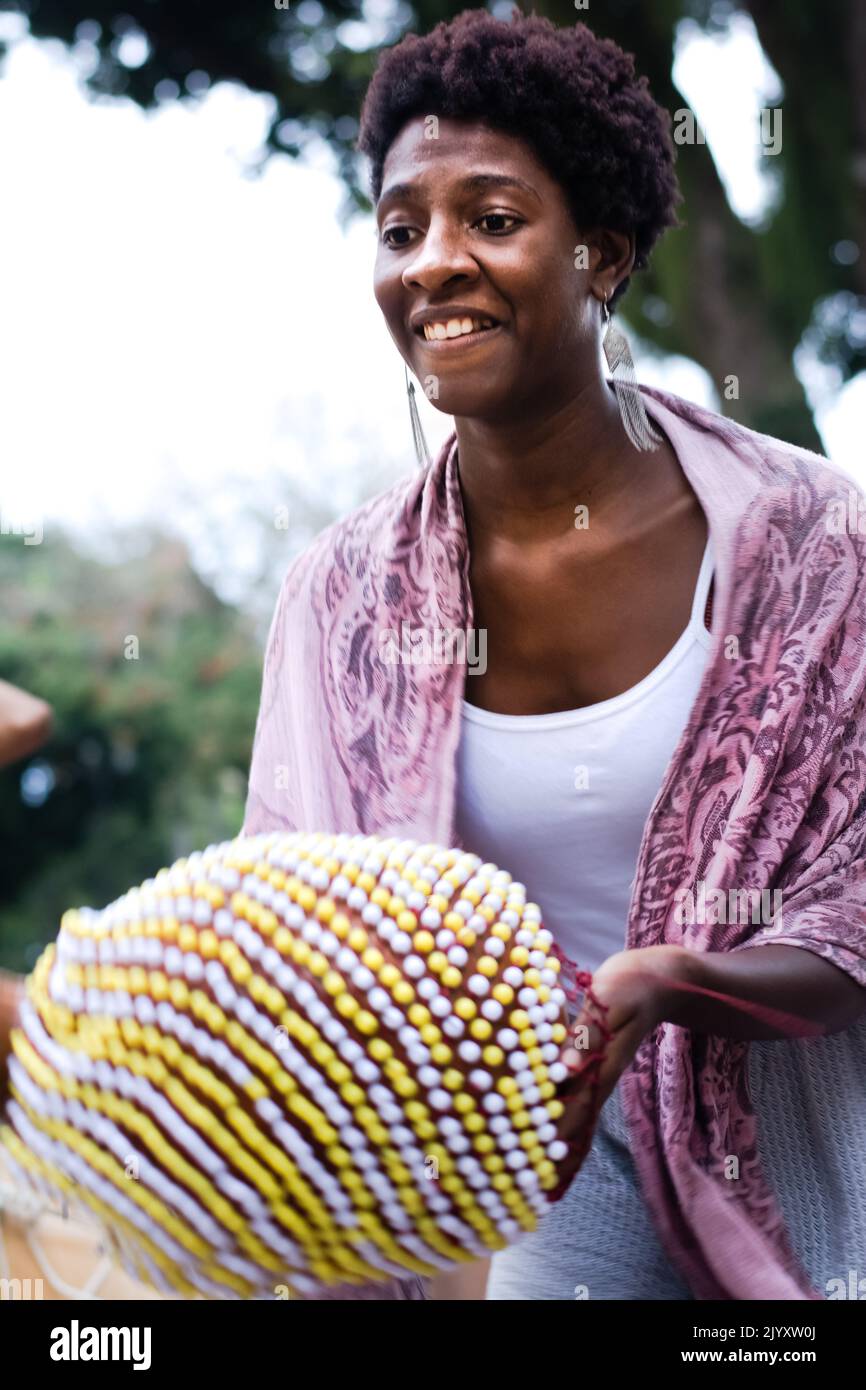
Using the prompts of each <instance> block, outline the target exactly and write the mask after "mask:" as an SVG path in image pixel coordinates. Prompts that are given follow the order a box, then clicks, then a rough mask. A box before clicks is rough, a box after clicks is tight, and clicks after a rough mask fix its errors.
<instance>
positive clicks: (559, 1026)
mask: <svg viewBox="0 0 866 1390" xmlns="http://www.w3.org/2000/svg"><path fill="white" fill-rule="evenodd" d="M550 1037H551V1041H552V1042H555V1043H563V1042H565V1040H566V1038H567V1037H568V1029H567V1028H566V1026H565V1024H564V1023H554V1025H553V1027H552V1028H551V1030H550Z"/></svg>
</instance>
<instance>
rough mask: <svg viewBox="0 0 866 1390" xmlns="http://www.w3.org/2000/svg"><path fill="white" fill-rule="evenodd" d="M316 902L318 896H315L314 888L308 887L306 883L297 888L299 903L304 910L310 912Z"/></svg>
mask: <svg viewBox="0 0 866 1390" xmlns="http://www.w3.org/2000/svg"><path fill="white" fill-rule="evenodd" d="M317 902H318V897H317V896H316V890H315V888H310V887H309V885H308V884H306V883H304V884H302V885H301V887H300V888H299V889H298V903H299V905H300V906H301V907H302V908H303V909H304V911H305V912H312V911H313V908H314V907H315V906H316V903H317Z"/></svg>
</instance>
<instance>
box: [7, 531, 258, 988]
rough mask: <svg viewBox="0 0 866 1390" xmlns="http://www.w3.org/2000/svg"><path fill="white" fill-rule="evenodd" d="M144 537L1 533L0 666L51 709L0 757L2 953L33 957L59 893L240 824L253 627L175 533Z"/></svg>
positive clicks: (103, 886) (147, 865)
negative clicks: (77, 546)
mask: <svg viewBox="0 0 866 1390" xmlns="http://www.w3.org/2000/svg"><path fill="white" fill-rule="evenodd" d="M127 541H128V538H127ZM141 541H142V538H140V537H139V538H137V545H136V550H137V552H138V553H136V554H134V555H132V556H131V557H128V558H126V559H124V560H117V561H115V562H114V563H105V562H102V561H99V560H96V559H93V558H89V557H85V556H83V555H80V554H78V553H77V552H76V551H75V550H74V549H73V548H72V546H71V545H70V544H69V542H68V541H66V540H65V539H63V538H55V539H50V540H49V539H46V541H45V542H44V543H43V544H42V545H41V546H38V547H37V546H34V547H25V546H24V544H23V542H22V541H21V540H20V539H18V538H15V537H6V536H4V537H2V538H0V588H2V592H3V595H4V613H5V615H6V618H7V621H6V622H5V623H4V625H3V627H2V630H0V672H2V675H3V677H4V678H5V679H7V680H9V681H12V682H13V683H14V684H16V685H19V686H22V687H23V688H25V689H27V690H30V691H32V692H34V693H35V694H38V695H39V696H41V697H42V698H43V699H45V700H47V701H48V702H49V703H50V704H51V705H52V707H53V710H54V720H55V723H54V730H53V733H52V736H51V739H50V741H49V742H48V743H47V744H46V745H45V746H44V747H43V748H42V749H40V750H39V751H38V752H37V753H35V754H34V755H33V756H32V757H30V758H28V759H26V760H25V761H23V762H19V763H17V764H15V765H14V766H12V767H8V768H5V769H0V856H2V872H0V964H5V965H7V966H10V967H13V968H15V967H17V968H24V967H25V966H27V965H29V964H31V963H32V959H33V955H34V952H35V950H36V949H37V948H38V945H39V944H41V943H43V942H45V941H48V940H50V939H51V938H52V937H53V936H54V935H55V933H56V930H57V924H58V921H59V918H60V916H61V914H62V913H63V911H64V910H65V909H66V908H67V907H72V906H79V905H81V904H84V903H88V904H91V905H94V906H103V905H104V904H105V903H106V902H109V901H110V900H111V899H112V898H114V897H116V896H118V894H120V893H122V892H124V891H125V890H126V889H127V888H129V887H131V886H132V885H133V884H135V883H137V882H139V881H141V880H142V879H144V878H146V877H148V876H150V875H152V874H153V873H154V872H155V871H156V870H157V869H158V868H159V867H160V866H161V865H163V864H169V863H171V862H172V860H173V859H175V858H176V857H178V856H179V855H181V854H185V853H188V852H189V851H191V850H193V849H196V848H199V849H200V848H202V847H203V846H204V845H206V844H208V843H211V842H213V841H215V840H222V839H227V838H229V837H231V836H233V835H236V834H237V832H238V830H239V829H240V825H241V822H242V819H243V806H244V798H245V789H246V775H247V770H248V766H249V757H250V751H251V744H252V735H253V730H254V727H255V718H256V710H257V704H258V695H259V688H260V682H261V659H262V658H261V644H260V640H259V638H258V634H256V633H254V632H253V631H251V629H250V626H249V624H248V622H247V620H245V619H244V618H243V617H242V615H241V614H239V613H238V612H237V611H236V610H235V609H233V608H230V607H228V606H227V605H225V604H222V603H220V602H219V600H218V599H217V598H216V597H215V596H214V594H213V593H212V592H211V590H210V589H208V588H207V587H206V586H205V585H204V584H203V583H202V582H201V581H200V580H199V579H198V578H197V577H196V576H195V575H194V574H193V572H192V570H191V569H190V566H189V562H188V558H187V555H186V551H185V549H184V548H183V546H182V545H180V544H179V543H178V542H176V541H174V540H168V539H166V538H164V537H155V536H152V537H150V538H148V541H147V545H146V548H143V547H142V544H141ZM10 619H11V621H10ZM133 638H134V639H137V643H138V657H137V659H135V657H134V656H131V655H130V653H132V652H133V651H134V643H133V642H131V641H130V639H133ZM22 785H23V787H24V788H25V789H29V790H30V792H31V800H34V801H35V804H27V801H26V800H25V799H24V797H23V796H22ZM46 787H47V788H50V790H48V793H47V795H45V796H44V799H42V794H43V792H44V791H45V789H46ZM34 793H35V795H34Z"/></svg>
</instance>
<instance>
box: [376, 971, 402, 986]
mask: <svg viewBox="0 0 866 1390" xmlns="http://www.w3.org/2000/svg"><path fill="white" fill-rule="evenodd" d="M402 978H403V977H402V975H401V974H400V971H399V970H398V969H397V967H396V965H383V966H382V969H381V970H380V971H379V979H380V981H381V982H382V984H383V985H384V986H385V988H386V989H391V988H392V987H393V986H394V985H396V983H397V981H398V980H401V979H402Z"/></svg>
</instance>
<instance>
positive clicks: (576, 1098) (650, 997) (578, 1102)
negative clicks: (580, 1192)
mask: <svg viewBox="0 0 866 1390" xmlns="http://www.w3.org/2000/svg"><path fill="white" fill-rule="evenodd" d="M696 963H697V962H696V959H695V954H694V952H691V951H688V950H687V949H686V948H685V947H682V946H647V947H644V948H642V949H641V950H636V951H618V952H617V953H616V955H613V956H609V957H608V959H607V960H606V961H605V962H604V964H603V965H601V966H600V967H599V969H598V970H597V971H596V972H595V974H594V975H593V977H592V987H591V990H590V992H589V993H588V994H587V997H586V1000H585V1002H584V1006H583V1009H582V1010H581V1013H580V1014H579V1016H578V1018H577V1019H576V1021H575V1023H573V1024H572V1025H571V1027H570V1029H569V1039H568V1041H567V1042H566V1044H565V1045H564V1047H563V1051H562V1056H561V1060H562V1061H563V1063H564V1064H565V1065H566V1066H567V1067H568V1068H569V1070H570V1071H572V1072H573V1076H572V1077H571V1078H570V1079H569V1080H567V1081H564V1082H563V1083H562V1084H561V1086H560V1090H559V1096H560V1099H561V1100H562V1102H563V1104H564V1106H565V1110H564V1113H563V1115H562V1116H561V1118H560V1121H559V1124H558V1132H559V1136H560V1138H562V1139H564V1140H565V1141H566V1143H568V1144H569V1145H570V1146H571V1148H572V1153H573V1158H572V1161H570V1162H568V1161H566V1163H565V1164H564V1169H565V1182H566V1185H567V1183H568V1182H570V1181H571V1178H572V1177H573V1176H574V1174H575V1173H576V1172H577V1170H578V1168H579V1167H580V1164H581V1163H582V1162H583V1159H584V1158H585V1156H586V1153H587V1152H588V1150H589V1145H590V1142H591V1140H592V1134H593V1131H594V1129H595V1122H596V1119H597V1117H598V1113H599V1111H600V1110H601V1107H602V1106H603V1105H604V1103H605V1101H606V1100H607V1098H608V1096H609V1095H610V1093H611V1091H612V1090H613V1088H614V1087H615V1085H616V1083H617V1081H618V1080H619V1078H620V1076H621V1075H622V1073H623V1072H624V1071H625V1069H626V1067H627V1066H628V1064H629V1063H630V1062H631V1060H632V1058H633V1057H634V1055H635V1053H636V1052H637V1049H638V1046H639V1045H640V1042H641V1040H642V1039H643V1038H644V1037H645V1036H646V1034H647V1033H649V1032H651V1031H652V1029H653V1028H655V1026H656V1024H658V1023H660V1022H661V1021H662V1019H664V1018H665V1017H666V1016H667V1014H668V1013H669V1011H670V1005H671V1000H672V997H674V996H675V995H676V993H677V991H678V990H681V989H682V987H683V985H688V984H689V982H690V981H691V979H692V977H693V974H694V968H695V965H696ZM605 1042H606V1044H607V1045H606V1047H605V1046H604V1044H605Z"/></svg>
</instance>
